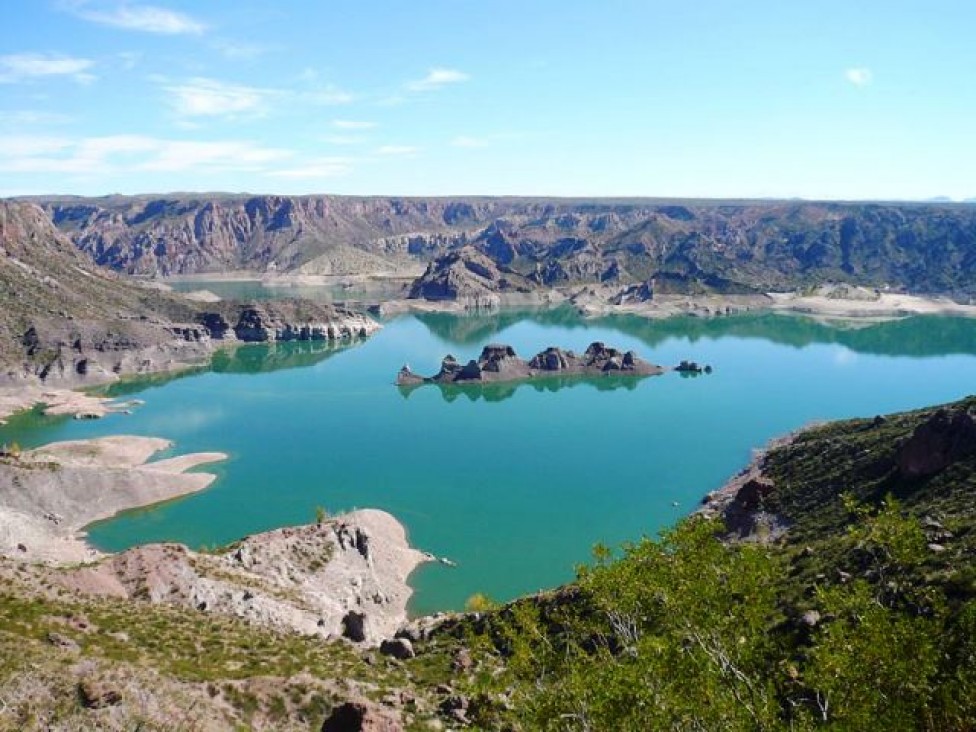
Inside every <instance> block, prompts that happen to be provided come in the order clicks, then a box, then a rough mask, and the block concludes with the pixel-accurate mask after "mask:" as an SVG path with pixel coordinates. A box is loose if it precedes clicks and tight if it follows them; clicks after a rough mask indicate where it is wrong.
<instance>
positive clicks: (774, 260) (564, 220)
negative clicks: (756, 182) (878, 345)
mask: <svg viewBox="0 0 976 732" xmlns="http://www.w3.org/2000/svg"><path fill="white" fill-rule="evenodd" d="M38 200H39V202H40V203H41V204H42V205H43V206H44V208H45V210H46V211H47V212H48V213H49V214H50V216H51V217H52V219H53V221H54V222H55V224H56V225H57V226H58V227H59V228H60V229H61V230H62V231H64V232H65V233H66V234H67V235H68V236H70V238H71V240H72V241H73V242H74V243H75V244H76V245H77V246H78V247H79V248H80V249H82V250H83V251H85V252H87V253H88V254H90V255H91V256H92V257H93V258H94V259H95V261H96V262H98V263H101V264H105V265H107V266H110V267H112V268H114V269H117V270H119V271H124V272H129V273H142V274H178V273H191V272H219V271H225V270H231V269H247V270H252V271H260V272H265V271H269V270H271V271H279V272H280V271H305V272H322V273H330V274H347V273H363V272H376V271H397V270H398V268H401V267H402V266H403V265H404V262H410V261H411V260H412V261H414V262H416V261H420V262H428V261H430V260H432V259H434V258H435V257H437V256H439V255H442V254H445V253H447V252H449V251H453V250H455V249H458V248H461V247H464V246H468V245H470V246H473V247H474V248H476V249H477V250H478V251H480V252H481V253H483V254H485V255H486V256H487V257H489V258H490V259H491V260H492V261H493V262H495V263H496V265H501V266H505V267H507V268H509V269H511V270H512V271H513V272H516V273H519V274H521V275H523V276H525V277H527V278H530V279H531V280H532V281H534V282H535V283H537V284H540V285H545V286H547V287H549V286H559V285H564V284H572V283H578V282H604V283H621V284H632V283H636V282H645V281H648V280H651V279H653V280H654V283H653V287H654V289H655V291H657V292H662V293H664V292H676V293H696V292H702V291H704V292H719V293H724V294H732V293H751V292H755V291H756V290H763V291H765V290H794V289H799V288H803V287H806V286H809V285H813V284H819V283H821V282H823V281H825V280H836V281H842V282H853V283H857V284H862V285H867V286H871V287H885V286H888V287H891V288H895V289H902V290H907V291H911V292H917V293H922V294H936V293H937V294H949V295H954V296H957V297H968V296H970V295H972V294H974V292H976V284H974V278H973V277H972V271H973V267H974V264H976V207H973V206H971V205H963V204H959V205H955V204H943V203H939V204H936V203H932V204H915V203H905V204H896V203H818V202H792V201H790V202H785V201H769V202H765V201H687V202H685V201H667V200H648V199H624V200H609V199H605V200H599V199H598V200H588V201H587V200H574V199H549V200H547V199H519V198H456V199H446V198H428V199H424V198H352V197H337V196H307V197H288V196H230V195H199V194H194V195H174V196H169V197H151V196H139V197H108V198H99V199H78V198H67V199H65V198H60V199H56V198H46V199H38ZM303 267H304V268H305V269H304V270H302V268H303Z"/></svg>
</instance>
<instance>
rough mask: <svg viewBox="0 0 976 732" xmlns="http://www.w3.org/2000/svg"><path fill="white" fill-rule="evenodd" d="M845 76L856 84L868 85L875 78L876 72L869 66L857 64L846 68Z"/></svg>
mask: <svg viewBox="0 0 976 732" xmlns="http://www.w3.org/2000/svg"><path fill="white" fill-rule="evenodd" d="M844 78H845V79H847V80H848V81H849V82H850V83H851V84H853V85H854V86H867V85H868V84H870V83H871V82H872V81H873V80H874V74H873V73H872V72H871V69H869V68H866V67H864V66H856V67H854V68H850V69H847V70H845V71H844Z"/></svg>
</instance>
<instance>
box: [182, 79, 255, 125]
mask: <svg viewBox="0 0 976 732" xmlns="http://www.w3.org/2000/svg"><path fill="white" fill-rule="evenodd" d="M166 91H168V92H169V93H170V94H171V95H172V104H173V108H174V109H175V110H176V112H177V114H179V115H181V116H183V117H229V116H236V115H241V114H260V113H262V112H263V111H264V106H265V102H266V100H267V98H268V97H269V96H271V95H272V94H273V93H274V92H272V91H270V90H267V89H259V88H257V87H251V86H240V85H236V84H225V83H223V82H221V81H216V80H214V79H202V78H198V79H191V80H190V81H188V82H187V83H185V84H178V85H175V86H167V87H166Z"/></svg>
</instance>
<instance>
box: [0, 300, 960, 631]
mask: <svg viewBox="0 0 976 732" xmlns="http://www.w3.org/2000/svg"><path fill="white" fill-rule="evenodd" d="M594 340H602V341H605V342H606V343H607V344H609V345H613V346H616V347H618V348H623V349H634V350H636V351H637V352H638V353H639V354H640V355H641V356H643V357H644V358H646V359H648V360H650V361H653V362H656V363H661V364H666V365H673V364H675V363H677V362H678V361H680V360H681V359H685V358H689V359H695V360H697V361H699V362H703V363H708V364H711V365H712V366H713V367H714V369H715V371H714V373H713V374H711V375H709V376H700V377H696V378H687V377H682V376H680V375H679V374H676V373H668V374H666V375H664V376H659V377H651V378H647V379H643V380H640V381H620V380H609V379H596V380H590V381H571V382H559V381H539V382H533V383H526V384H522V385H519V386H494V387H490V388H482V389H478V388H477V387H475V388H465V389H458V388H455V389H450V390H448V389H441V388H440V387H436V386H424V387H421V388H418V389H416V390H414V391H412V392H409V393H404V392H402V391H401V390H399V389H397V388H396V387H395V386H393V379H394V377H395V375H396V372H397V370H398V369H399V368H400V366H401V365H403V364H404V363H405V362H406V363H409V364H410V365H411V367H413V368H414V369H415V370H416V371H418V372H420V373H433V372H435V371H436V370H437V368H438V365H439V363H440V360H441V358H442V357H443V356H444V355H445V354H446V353H452V354H454V355H455V356H456V357H458V358H459V359H467V358H470V357H473V356H475V355H477V353H478V352H479V351H480V349H481V347H482V345H484V344H485V343H486V342H490V341H496V342H504V343H509V344H511V345H513V346H514V347H515V349H516V350H517V351H518V352H519V354H520V355H523V356H526V357H527V356H530V355H532V354H534V353H535V352H537V351H539V350H541V349H542V348H544V347H546V346H549V345H559V346H561V347H564V348H572V349H576V350H582V349H584V348H585V347H586V346H587V345H588V344H589V343H590V342H591V341H594ZM974 387H976V321H972V320H963V319H953V318H935V317H926V318H911V319H907V320H901V321H896V322H889V323H881V324H871V325H861V326H860V327H856V328H853V327H829V326H826V325H822V324H819V323H817V322H814V321H812V320H808V319H803V318H799V317H787V316H773V315H743V316H736V317H730V318H717V319H712V320H705V319H696V318H677V319H671V320H667V321H649V320H644V319H640V318H635V317H613V318H604V319H600V320H587V321H584V320H581V319H580V318H579V317H578V316H576V315H575V313H573V312H571V311H566V310H554V311H545V312H539V313H502V314H495V315H492V316H486V317H454V316H447V315H422V316H405V317H401V318H398V319H395V320H392V321H389V322H387V323H385V327H384V329H383V330H382V331H381V332H380V333H379V334H377V335H376V336H374V337H373V338H371V339H369V340H368V341H364V342H361V343H359V344H357V345H353V346H349V347H340V348H330V347H328V346H326V345H324V344H314V343H304V344H302V343H298V344H279V345H272V346H264V345H253V346H242V347H238V348H236V349H234V350H229V351H226V352H220V353H218V354H217V356H216V357H215V359H214V362H213V365H212V367H211V368H209V369H207V370H205V371H200V372H197V373H193V374H189V375H184V376H181V377H179V378H171V379H169V380H156V381H143V382H131V383H127V384H124V385H121V386H116V387H113V389H112V391H111V393H113V394H119V395H121V394H126V395H131V396H138V398H140V399H143V400H145V404H144V405H143V406H141V407H138V408H136V410H135V412H134V413H133V414H131V415H121V414H119V415H111V416H109V417H107V418H105V419H103V420H99V421H93V422H88V421H76V420H71V419H54V418H44V417H40V416H38V415H37V414H36V413H30V414H26V415H21V416H19V417H16V418H14V419H12V420H11V422H10V424H9V425H7V426H6V427H3V428H0V441H3V440H8V441H9V440H14V439H16V440H18V441H19V442H21V444H23V445H26V446H31V445H37V444H41V443H45V442H50V441H54V440H64V439H78V438H86V437H94V436H99V435H107V434H139V435H153V436H161V437H166V438H169V439H171V440H173V441H174V442H175V443H176V447H175V450H176V451H177V452H180V453H183V452H194V451H210V450H219V451H223V452H227V453H229V454H230V455H231V458H230V460H228V461H227V462H226V463H223V464H220V465H218V466H216V468H215V472H217V473H218V475H219V479H218V480H217V482H216V483H215V484H214V485H213V486H212V487H211V488H210V489H208V490H207V491H205V492H203V493H200V494H197V495H194V496H189V497H186V498H184V499H180V500H178V501H174V502H171V503H168V504H165V505H162V506H159V507H156V508H151V509H146V510H139V511H133V512H128V513H126V514H123V515H121V516H119V517H116V518H114V519H112V520H109V521H105V522H102V523H100V524H98V525H96V526H94V527H92V530H91V537H92V540H93V541H94V542H95V543H96V544H97V545H98V546H100V547H103V548H105V549H109V550H119V549H123V548H126V547H129V546H131V545H133V544H136V543H141V542H147V541H157V540H173V541H181V542H185V543H187V544H188V545H190V546H191V547H199V546H201V545H208V546H209V545H215V544H221V543H225V542H228V541H231V540H233V539H236V538H238V537H240V536H242V535H244V534H249V533H254V532H257V531H262V530H265V529H269V528H272V527H276V526H281V525H283V524H291V523H306V522H309V521H311V520H313V519H314V516H315V509H316V507H317V506H322V507H325V508H326V509H327V510H328V511H330V512H339V511H345V510H348V509H352V508H354V507H377V508H383V509H386V510H388V511H390V512H392V513H393V514H394V515H396V516H397V517H398V518H399V519H400V520H401V521H403V522H404V524H405V525H406V526H407V528H408V530H409V532H410V537H411V541H412V543H413V544H415V545H416V546H418V547H419V548H422V549H424V550H427V551H431V552H433V553H435V554H437V555H438V556H444V557H448V558H450V559H451V560H453V561H455V562H457V565H458V566H457V567H455V568H450V567H446V566H443V565H427V566H425V567H423V568H422V569H420V570H419V571H418V572H417V573H416V574H415V576H414V577H413V580H412V584H413V585H414V587H415V588H416V590H417V592H416V595H415V597H414V602H413V608H412V609H413V611H414V612H427V611H432V610H440V609H452V608H460V607H462V606H463V604H464V602H465V600H466V599H467V598H468V597H469V596H470V595H472V594H473V593H475V592H484V593H487V594H488V595H490V596H492V597H494V598H496V599H499V600H504V599H508V598H511V597H513V596H515V595H518V594H521V593H526V592H532V591H535V590H538V589H540V588H546V587H552V586H555V585H558V584H560V583H562V582H565V581H567V580H569V579H571V578H572V577H573V571H574V570H573V568H574V565H576V564H577V563H580V562H584V561H586V560H587V559H588V558H589V556H590V550H591V547H592V546H593V544H594V543H596V542H603V543H606V544H608V545H611V546H613V545H619V544H620V543H621V542H624V541H627V540H634V539H638V538H640V537H641V536H642V535H653V534H655V533H656V532H657V531H658V530H659V529H661V528H662V527H664V526H667V525H669V524H672V523H673V522H675V521H676V520H677V519H679V518H680V517H682V516H685V515H686V514H688V513H689V512H690V511H692V510H693V509H694V508H695V507H696V506H697V505H698V503H699V501H700V499H701V497H702V496H703V495H704V494H705V493H706V492H708V491H709V490H712V489H714V488H717V487H719V486H720V485H721V484H722V483H724V481H725V480H726V479H727V478H728V477H729V476H730V475H732V474H733V473H735V472H736V471H738V470H739V469H740V468H742V467H743V465H744V464H745V463H746V462H747V461H748V460H749V458H750V455H751V451H752V450H753V449H754V448H758V447H760V446H762V445H763V444H764V443H765V442H766V441H767V440H769V439H770V438H772V437H775V436H777V435H780V434H783V433H785V432H787V431H789V430H792V429H795V428H797V427H800V426H802V425H804V424H807V423H810V422H811V421H814V420H825V419H835V418H840V417H850V416H871V415H874V414H877V413H882V412H890V411H895V410H902V409H909V408H915V407H922V406H926V405H930V404H935V403H939V402H944V401H949V400H953V399H957V398H960V397H962V396H964V395H967V394H970V393H972V392H973V391H974V390H976V389H974ZM211 469H214V468H213V466H211Z"/></svg>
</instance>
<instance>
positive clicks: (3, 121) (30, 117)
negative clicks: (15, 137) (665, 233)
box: [0, 109, 72, 127]
mask: <svg viewBox="0 0 976 732" xmlns="http://www.w3.org/2000/svg"><path fill="white" fill-rule="evenodd" d="M71 121H72V120H71V117H69V116H68V115H66V114H58V113H56V112H41V111H39V110H34V109H11V110H5V111H0V126H2V125H8V126H10V127H23V126H37V125H62V124H67V123H68V122H71Z"/></svg>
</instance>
